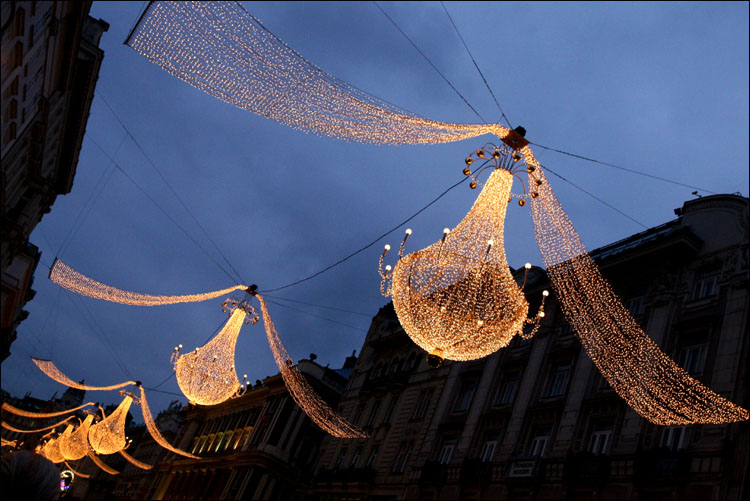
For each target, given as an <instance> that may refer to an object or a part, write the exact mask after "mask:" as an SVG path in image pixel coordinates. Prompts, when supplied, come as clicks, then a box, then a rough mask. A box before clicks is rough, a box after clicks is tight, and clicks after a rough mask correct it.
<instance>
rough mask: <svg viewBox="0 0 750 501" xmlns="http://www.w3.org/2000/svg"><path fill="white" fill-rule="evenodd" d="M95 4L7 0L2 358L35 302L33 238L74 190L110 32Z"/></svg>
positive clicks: (0, 206) (1, 136)
mask: <svg viewBox="0 0 750 501" xmlns="http://www.w3.org/2000/svg"><path fill="white" fill-rule="evenodd" d="M91 3H92V2H90V1H76V2H16V1H14V2H2V16H1V17H2V24H3V33H2V48H1V50H2V71H1V75H2V83H1V90H2V110H1V113H2V126H1V127H0V164H1V165H2V171H1V176H0V181H1V183H0V184H1V185H2V187H1V188H0V232H2V248H1V249H0V268H1V269H2V273H1V274H2V325H0V332H1V334H2V335H1V340H0V341H1V343H0V356H1V357H2V358H0V360H4V359H5V358H7V357H8V355H10V345H11V343H13V340H14V339H15V338H16V328H17V326H18V324H19V323H20V322H21V321H22V320H23V319H24V318H26V316H27V313H26V312H25V311H23V306H24V304H25V303H26V302H27V301H29V300H30V299H31V298H32V297H33V291H32V290H31V281H32V276H33V274H34V269H35V268H36V265H37V263H38V261H39V250H38V249H37V248H36V247H35V246H34V245H31V244H30V243H29V235H30V234H31V232H32V231H33V229H34V227H35V226H36V225H37V223H39V221H40V220H41V218H42V216H43V215H44V214H46V213H47V212H49V211H50V207H51V206H52V204H53V203H54V202H55V198H56V197H57V195H64V194H66V193H69V192H70V190H71V188H72V187H73V178H74V176H75V172H76V165H77V163H78V153H79V151H80V149H81V143H82V141H83V136H84V134H85V132H86V122H87V120H88V116H89V108H90V106H91V101H92V99H93V97H94V87H95V85H96V80H97V78H98V75H99V66H100V64H101V61H102V57H103V52H102V50H101V49H99V47H98V45H99V39H100V37H101V35H102V33H103V32H105V31H107V29H108V28H109V25H108V24H107V23H106V22H104V21H102V20H97V19H93V18H92V17H90V16H89V15H88V12H89V8H90V7H91Z"/></svg>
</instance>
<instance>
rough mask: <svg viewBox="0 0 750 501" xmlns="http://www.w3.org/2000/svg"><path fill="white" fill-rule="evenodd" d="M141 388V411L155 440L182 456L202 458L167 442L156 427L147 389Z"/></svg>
mask: <svg viewBox="0 0 750 501" xmlns="http://www.w3.org/2000/svg"><path fill="white" fill-rule="evenodd" d="M140 390H141V398H140V399H139V403H140V405H141V412H142V413H143V422H144V423H145V424H146V429H147V430H148V432H149V434H150V435H151V437H152V438H153V439H154V441H155V442H156V443H157V444H159V445H161V446H162V447H164V448H165V449H167V450H169V451H172V452H174V453H175V454H179V455H181V456H185V457H188V458H192V459H200V457H199V456H195V455H193V454H190V453H189V452H185V451H183V450H182V449H178V448H177V447H172V445H171V444H170V443H169V442H167V440H166V439H165V438H164V437H163V436H162V434H161V433H160V432H159V428H157V427H156V423H155V422H154V417H153V415H151V409H150V408H149V406H148V401H147V400H146V391H145V390H144V389H143V387H142V386H141V387H140Z"/></svg>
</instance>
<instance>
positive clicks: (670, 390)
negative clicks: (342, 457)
mask: <svg viewBox="0 0 750 501" xmlns="http://www.w3.org/2000/svg"><path fill="white" fill-rule="evenodd" d="M126 43H127V44H128V45H130V47H132V48H133V49H135V50H136V51H137V52H139V53H140V54H142V55H144V56H145V57H146V58H148V59H149V60H150V61H152V62H154V63H155V64H157V65H159V66H160V67H161V68H163V69H164V70H165V71H167V72H169V73H171V74H173V75H175V76H177V77H178V78H181V79H182V80H184V81H186V82H188V83H189V84H191V85H193V86H194V87H196V88H198V89H201V90H202V91H204V92H207V93H208V94H210V95H213V96H215V97H217V98H218V99H221V100H223V101H226V102H228V103H231V104H233V105H235V106H238V107H240V108H243V109H246V110H249V111H251V112H253V113H257V114H259V115H262V116H265V117H267V118H270V119H273V120H276V121H278V122H280V123H283V124H287V125H289V126H291V127H293V128H296V129H298V130H302V131H306V132H311V133H315V134H319V135H323V136H328V137H334V138H338V139H344V140H349V141H359V142H365V143H378V144H427V143H442V142H448V141H458V140H462V139H466V138H469V137H474V136H478V135H482V134H486V133H493V134H495V135H496V136H497V137H499V138H500V139H501V140H503V141H506V140H507V136H508V135H509V134H510V132H511V131H510V130H508V129H506V128H504V127H502V126H500V125H496V124H493V125H461V124H450V123H443V122H436V121H433V120H428V119H424V118H421V117H417V116H415V115H413V114H410V113H408V112H405V111H403V110H401V109H399V108H396V107H394V106H392V105H389V104H388V103H385V102H383V101H382V100H379V99H377V98H375V97H373V96H370V95H369V94H366V93H364V92H362V91H360V90H358V89H356V88H354V87H353V86H351V85H349V84H347V83H346V82H343V81H341V80H339V79H337V78H336V77H334V76H332V75H329V74H327V73H325V72H324V71H323V70H321V69H320V68H318V67H317V66H315V65H314V64H312V63H310V62H309V61H307V60H305V59H304V58H303V57H302V56H301V55H300V54H299V53H298V52H296V51H295V50H294V49H292V48H290V47H289V46H288V45H286V44H285V43H284V42H283V41H282V40H280V39H279V38H278V37H276V36H275V35H273V34H272V33H270V32H269V31H268V30H267V29H265V28H264V27H263V25H262V24H261V23H260V21H258V20H257V19H256V18H255V17H253V16H252V15H251V14H249V13H248V12H247V11H246V10H245V9H244V8H243V7H242V6H241V5H239V4H238V3H235V2H231V3H228V2H151V3H150V4H149V5H148V7H147V8H146V10H145V11H144V13H143V15H142V16H141V18H140V20H139V21H138V23H137V24H136V26H135V27H134V28H133V31H132V32H131V34H130V36H129V37H128V40H127V41H126ZM514 149H515V148H514ZM520 150H521V152H522V154H523V156H524V159H525V161H526V163H527V164H528V165H529V167H530V168H532V169H533V171H532V172H529V183H528V185H529V188H531V187H532V186H533V184H532V183H535V182H536V181H541V182H543V183H544V184H542V185H541V186H542V187H541V189H540V190H539V191H538V192H537V197H536V198H532V201H531V208H532V219H533V221H534V232H535V235H536V239H537V242H538V244H539V248H540V251H541V253H542V257H543V259H544V262H545V265H546V266H547V268H548V272H549V276H550V280H551V282H552V285H553V289H554V291H555V293H556V295H557V297H558V298H559V300H560V305H561V307H562V309H563V311H564V313H565V315H566V317H567V319H568V321H569V322H570V323H571V325H572V326H573V327H574V328H575V330H576V332H577V335H578V337H579V339H580V340H581V343H582V344H583V346H584V348H585V349H586V351H587V352H588V354H589V355H590V356H591V358H592V360H594V363H595V364H596V365H597V367H598V368H599V370H600V371H601V372H602V375H603V376H604V377H605V378H606V379H607V381H608V382H609V383H610V385H611V386H612V387H613V388H614V389H615V391H616V392H617V393H618V394H619V395H620V396H621V397H622V398H624V399H625V400H626V401H627V402H628V404H629V405H631V406H632V407H633V408H634V409H635V410H636V411H637V412H639V413H640V414H641V415H642V416H644V417H646V418H647V419H649V420H650V421H652V422H653V423H656V424H688V423H725V422H732V421H738V420H745V419H748V412H747V410H745V409H743V408H741V407H739V406H737V405H735V404H733V403H731V402H729V401H728V400H726V399H724V398H722V397H721V396H719V395H717V394H716V393H714V392H712V391H711V390H710V389H708V388H707V387H705V386H704V385H702V384H701V383H700V382H698V381H696V380H695V379H693V378H691V377H690V376H689V375H688V374H687V373H686V372H685V371H684V370H682V369H681V368H680V367H678V366H677V365H676V364H675V363H674V362H673V361H672V360H670V359H669V357H668V356H667V355H666V354H665V353H663V352H662V351H661V350H660V349H659V347H658V346H657V345H656V344H655V343H654V342H653V341H652V340H650V339H649V338H648V336H647V335H646V334H645V333H644V332H643V330H642V329H641V328H640V327H639V326H638V324H637V322H636V321H635V320H634V319H633V318H632V317H631V316H630V315H629V314H628V312H627V311H626V310H625V309H624V307H623V306H622V303H621V301H620V300H619V298H618V297H617V296H616V295H615V294H614V292H613V290H612V288H611V286H610V285H609V284H608V283H607V281H606V280H605V279H604V278H603V277H602V275H601V272H600V271H599V269H598V268H597V267H596V265H595V263H594V262H593V260H592V259H591V257H590V256H589V255H588V253H587V251H586V249H585V247H584V246H583V244H582V243H581V241H580V238H579V237H578V234H577V233H576V232H575V229H574V228H573V226H572V224H570V220H569V219H568V218H567V215H566V214H565V212H564V211H563V210H562V206H561V205H560V203H559V202H558V201H557V198H556V197H555V195H554V193H553V192H552V189H551V188H550V186H549V184H548V183H546V182H544V181H545V179H544V175H543V173H542V171H541V169H540V166H539V164H538V162H537V161H536V159H535V158H534V156H533V153H532V151H531V149H530V148H529V146H528V143H527V144H525V145H523V146H522V147H521V148H520ZM482 245H484V244H482ZM395 286H396V285H395V283H394V287H395ZM282 365H283V364H282ZM280 367H281V365H280ZM282 374H283V371H282Z"/></svg>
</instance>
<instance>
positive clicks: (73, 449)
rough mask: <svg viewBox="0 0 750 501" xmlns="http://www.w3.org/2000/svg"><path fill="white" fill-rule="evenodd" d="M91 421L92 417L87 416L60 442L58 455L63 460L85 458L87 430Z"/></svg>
mask: <svg viewBox="0 0 750 501" xmlns="http://www.w3.org/2000/svg"><path fill="white" fill-rule="evenodd" d="M93 421H94V415H93V414H89V415H88V416H86V418H85V419H84V420H83V422H82V423H81V424H80V425H78V428H76V429H75V430H73V432H72V433H70V434H69V435H68V436H67V437H66V439H65V440H63V441H62V442H60V453H62V455H63V457H64V458H65V459H67V460H68V461H77V460H79V459H81V458H83V457H84V456H86V453H87V452H88V451H89V429H90V428H91V423H92V422H93Z"/></svg>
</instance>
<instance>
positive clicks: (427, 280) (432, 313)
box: [380, 145, 547, 366]
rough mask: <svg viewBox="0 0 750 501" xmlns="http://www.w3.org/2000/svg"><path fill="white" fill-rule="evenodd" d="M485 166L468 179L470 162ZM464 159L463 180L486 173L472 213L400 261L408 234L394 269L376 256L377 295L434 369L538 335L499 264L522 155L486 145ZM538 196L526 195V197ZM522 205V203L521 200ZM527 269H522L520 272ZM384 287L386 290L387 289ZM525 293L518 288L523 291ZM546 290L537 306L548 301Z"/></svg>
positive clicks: (507, 269) (504, 262) (505, 268)
mask: <svg viewBox="0 0 750 501" xmlns="http://www.w3.org/2000/svg"><path fill="white" fill-rule="evenodd" d="M473 155H476V156H477V159H479V160H480V161H481V160H484V164H483V165H482V166H481V167H480V169H479V170H478V171H477V172H476V173H474V174H472V172H471V170H470V168H469V167H468V166H469V165H471V164H472V162H473V161H474V160H473V158H472V156H473ZM472 156H470V157H468V158H467V159H466V164H467V167H466V168H465V169H464V174H466V175H468V176H472V175H473V176H474V177H473V179H472V182H471V187H472V188H476V187H477V176H479V175H480V174H481V173H482V172H483V171H484V170H486V169H491V170H492V173H491V174H490V176H489V179H487V182H486V184H485V186H484V188H483V189H482V192H481V193H480V194H479V197H478V198H477V200H476V202H474V206H473V207H472V208H471V210H470V211H469V213H468V214H467V215H466V217H464V219H463V220H462V221H461V222H460V223H459V224H458V226H456V228H454V229H453V230H449V229H448V228H446V229H445V230H443V238H442V239H441V240H439V241H437V242H435V243H434V244H432V245H430V246H429V247H427V248H425V249H422V250H420V251H417V252H414V253H412V254H409V255H407V256H406V257H403V253H404V244H405V243H406V240H407V239H408V238H409V235H411V230H410V229H408V230H406V235H405V237H404V240H403V241H402V242H401V246H400V249H399V253H398V257H399V261H398V263H397V264H396V266H395V268H393V269H392V268H391V266H390V265H389V266H386V267H385V270H384V269H383V261H384V259H385V256H386V254H387V253H388V251H389V250H390V246H389V245H386V246H385V250H384V251H383V254H382V255H381V256H380V276H381V277H382V281H381V292H382V293H383V294H384V295H392V296H393V306H394V309H395V310H396V314H397V315H398V318H399V321H400V322H401V325H402V326H403V328H404V330H405V331H406V333H407V334H408V335H409V337H411V338H412V340H413V341H414V342H415V343H416V344H417V345H419V346H420V347H422V348H423V349H424V350H425V351H427V352H428V354H429V355H428V362H430V364H431V365H433V366H438V365H440V364H441V363H442V361H443V359H446V358H447V359H450V360H459V361H464V360H474V359H477V358H482V357H486V356H487V355H489V354H491V353H494V352H495V351H497V350H498V349H500V348H503V347H504V346H507V345H508V343H509V342H510V340H511V339H512V337H513V336H514V335H515V334H521V333H522V332H523V327H524V325H525V324H528V323H533V324H534V326H535V329H534V332H535V330H536V328H538V326H539V320H540V319H541V317H542V316H544V312H543V304H542V307H541V308H540V311H539V312H538V314H537V316H536V317H535V318H533V319H527V314H528V310H529V304H528V303H527V301H526V298H525V297H524V294H523V292H522V291H521V288H519V286H518V284H517V283H516V280H515V279H514V278H513V275H512V274H511V271H510V267H509V266H508V262H507V259H506V257H505V249H504V239H503V228H504V223H505V214H506V209H507V206H508V202H509V201H510V199H511V185H512V183H513V178H514V176H516V177H517V175H518V172H520V171H522V170H526V164H525V163H524V162H523V161H521V157H520V155H518V154H517V153H515V152H514V151H512V150H511V149H509V148H508V147H507V146H503V147H496V146H494V145H485V146H484V147H483V148H481V149H479V150H477V151H476V152H475V153H473V154H472ZM536 193H537V192H536V191H534V192H532V196H533V195H535V194H536ZM520 202H521V205H524V204H525V199H524V198H521V200H520ZM529 268H531V265H530V264H527V265H526V267H525V272H524V285H525V282H526V273H527V272H528V269H529ZM389 280H390V283H391V287H388V285H387V284H388V282H389ZM522 287H523V286H522ZM546 295H547V294H546V291H545V293H544V295H543V297H542V301H543V300H544V298H545V297H546Z"/></svg>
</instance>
